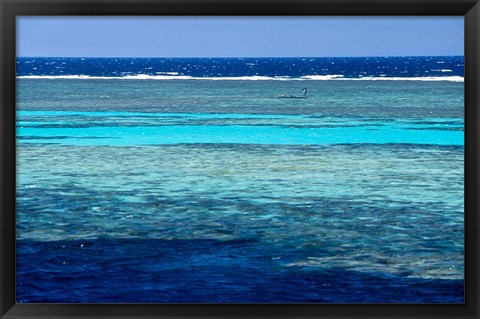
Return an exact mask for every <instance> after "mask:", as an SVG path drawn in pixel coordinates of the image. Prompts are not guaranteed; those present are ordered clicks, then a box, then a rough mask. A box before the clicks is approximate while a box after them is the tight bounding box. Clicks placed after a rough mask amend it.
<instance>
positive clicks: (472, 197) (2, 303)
mask: <svg viewBox="0 0 480 319" xmlns="http://www.w3.org/2000/svg"><path fill="white" fill-rule="evenodd" d="M0 10H1V12H0V15H1V18H0V19H1V20H0V32H1V43H0V46H1V47H0V54H1V56H0V65H1V77H0V87H1V90H0V101H1V102H0V103H1V107H0V123H1V124H0V125H1V126H0V127H1V129H0V138H1V142H0V143H1V144H0V203H1V210H0V225H1V226H0V227H1V230H0V236H1V243H0V256H1V259H0V283H1V287H0V316H1V318H147V317H148V318H274V317H275V318H362V317H364V318H367V317H368V318H479V316H480V309H479V307H480V302H479V301H480V286H479V272H480V263H479V261H480V255H479V248H480V247H479V235H478V232H479V231H480V224H479V218H478V214H479V204H478V199H477V198H478V196H479V195H480V194H479V187H478V184H479V173H480V171H479V163H480V162H479V161H480V154H479V151H480V148H479V145H478V143H479V141H480V139H479V134H480V130H479V126H480V117H479V112H478V108H479V107H480V93H479V91H480V63H479V61H480V4H479V1H478V0H297V1H294V0H243V1H242V0H230V1H221V0H139V1H135V0H100V1H94V0H68V1H67V0H0ZM20 15H66V16H71V15H97V16H98V15H140V16H142V15H227V16H228V15H297V16H302V15H303V16H307V15H387V16H388V15H416V16H418V15H459V16H464V18H465V20H464V21H465V303H464V304H462V305H458V304H457V305H449V304H408V305H403V304H362V305H345V304H342V305H337V304H318V305H313V304H308V305H302V304H278V305H274V304H211V305H210V304H16V303H15V189H16V188H15V165H16V164H15V163H16V160H15V126H16V123H15V58H16V51H15V41H16V16H20ZM352 293H354V292H352Z"/></svg>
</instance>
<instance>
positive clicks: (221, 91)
mask: <svg viewBox="0 0 480 319" xmlns="http://www.w3.org/2000/svg"><path fill="white" fill-rule="evenodd" d="M304 87H306V88H307V89H308V93H307V98H306V99H303V98H296V99H280V98H278V95H279V94H285V95H288V96H290V95H291V96H299V97H301V96H302V94H303V93H302V89H303V88H304ZM463 89H464V87H463V57H396V58H386V57H385V58H288V59H281V58H272V59H267V58H263V59H254V58H250V59H233V58H231V59H216V58H215V59H214V58H211V59H126V58H123V59H91V58H90V59H89V58H84V59H82V58H48V59H47V58H19V59H17V203H16V204H17V211H16V218H17V269H16V271H17V278H16V282H17V286H16V293H17V302H82V303H99V302H101V303H117V302H122V303H125V302H133V303H136V302H142V303H144V302H147V303H177V302H185V303H463V302H464V294H463V290H464V238H463V230H464V226H463V220H464V219H463V212H464V196H463V194H464V189H463V181H464V180H463V176H464V162H463V156H464V119H463V114H464V107H463V98H464V97H463Z"/></svg>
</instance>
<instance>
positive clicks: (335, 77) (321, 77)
mask: <svg viewBox="0 0 480 319" xmlns="http://www.w3.org/2000/svg"><path fill="white" fill-rule="evenodd" d="M171 73H172V74H171V75H148V74H136V75H125V76H90V75H22V76H17V79H52V80H53V79H75V80H204V81H434V82H438V81H448V82H464V78H463V77H462V76H437V77H388V76H378V77H373V76H364V77H359V78H346V77H344V76H343V75H338V74H331V75H305V76H302V77H299V78H294V77H288V76H275V77H271V76H262V75H254V76H232V77H193V76H188V75H174V74H173V73H174V72H171Z"/></svg>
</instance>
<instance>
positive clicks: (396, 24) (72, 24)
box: [17, 16, 464, 57]
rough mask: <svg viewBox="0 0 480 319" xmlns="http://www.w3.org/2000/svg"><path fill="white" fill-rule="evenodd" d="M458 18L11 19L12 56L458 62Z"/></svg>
mask: <svg viewBox="0 0 480 319" xmlns="http://www.w3.org/2000/svg"><path fill="white" fill-rule="evenodd" d="M463 30H464V25H463V17H462V16H456V17H346V16H345V17H187V16H185V17H163V16H159V17H112V16H109V17H80V16H77V17H27V16H22V17H17V56H30V57H32V56H35V57H295V56H297V57H307V56H308V57H323V56H408V55H413V56H415V55H416V56H422V55H463Z"/></svg>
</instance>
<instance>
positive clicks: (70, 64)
mask: <svg viewBox="0 0 480 319" xmlns="http://www.w3.org/2000/svg"><path fill="white" fill-rule="evenodd" d="M463 73H464V62H463V56H453V57H438V56H433V57H359V58H342V57H340V58H18V59H17V75H18V76H30V77H33V76H42V77H46V76H52V77H58V76H64V77H66V76H88V77H109V78H112V77H138V78H158V79H161V78H170V79H175V78H178V79H188V78H215V79H216V78H217V77H218V78H228V77H247V78H246V79H248V77H250V79H270V80H272V79H277V80H282V79H283V80H289V79H303V80H315V79H332V78H352V79H359V78H377V77H387V78H397V77H398V78H403V79H408V78H417V79H419V78H424V77H427V78H435V77H443V78H444V79H446V77H450V78H451V79H453V80H455V78H453V77H463ZM457 80H459V79H458V78H457Z"/></svg>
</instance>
